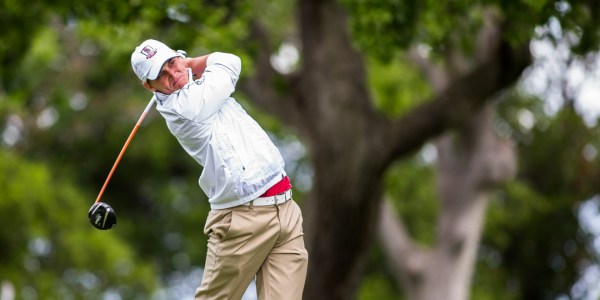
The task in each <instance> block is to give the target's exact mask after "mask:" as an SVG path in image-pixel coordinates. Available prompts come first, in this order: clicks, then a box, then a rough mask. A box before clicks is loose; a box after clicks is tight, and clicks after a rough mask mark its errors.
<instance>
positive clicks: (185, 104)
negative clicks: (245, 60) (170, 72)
mask: <svg viewBox="0 0 600 300" xmlns="http://www.w3.org/2000/svg"><path fill="white" fill-rule="evenodd" d="M241 69H242V63H241V60H240V58H239V57H237V56H236V55H233V54H228V53H221V52H214V53H212V54H210V55H209V56H208V59H207V61H206V69H205V70H204V74H203V75H202V77H200V78H199V79H198V80H196V81H194V82H193V83H191V84H190V85H188V86H187V88H184V89H182V90H181V91H180V93H179V95H178V97H177V98H178V99H177V106H180V107H179V108H180V111H181V113H182V114H185V115H186V116H187V117H188V118H190V119H192V120H194V121H197V122H202V121H204V120H206V119H207V118H209V117H210V116H212V115H213V114H215V113H216V112H217V111H218V110H219V108H220V107H221V105H222V104H223V103H224V102H225V100H227V99H228V98H229V97H230V96H231V94H232V93H233V92H234V91H235V85H236V83H237V81H238V79H239V76H240V72H241Z"/></svg>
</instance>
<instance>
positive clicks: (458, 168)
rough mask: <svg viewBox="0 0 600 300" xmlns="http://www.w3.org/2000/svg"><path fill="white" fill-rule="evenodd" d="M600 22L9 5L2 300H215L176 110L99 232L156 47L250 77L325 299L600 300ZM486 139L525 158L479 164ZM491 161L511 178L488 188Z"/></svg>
mask: <svg viewBox="0 0 600 300" xmlns="http://www.w3.org/2000/svg"><path fill="white" fill-rule="evenodd" d="M599 15H600V3H598V2H597V1H595V0H588V1H577V0H571V1H569V0H565V1H549V0H520V1H500V0H497V1H492V0H479V1H476V0H473V1H471V0H458V1H392V0H366V1H365V0H363V1H355V0H341V1H332V0H326V1H303V0H299V1H297V2H291V1H263V0H259V1H219V0H205V1H196V2H189V1H180V0H166V1H155V2H153V3H146V2H144V1H136V0H131V1H114V0H106V1H88V0H81V1H76V2H72V1H61V0H58V1H37V2H31V3H29V2H27V3H26V2H21V1H15V0H2V9H1V10H0V25H1V27H2V28H3V30H2V33H0V63H1V65H0V225H1V226H0V228H1V229H0V245H1V246H2V247H1V248H0V249H1V250H0V254H1V255H0V285H1V286H0V299H1V300H10V299H191V298H192V295H193V292H194V290H195V288H196V287H197V286H198V285H199V282H200V279H201V267H202V266H203V263H204V256H205V253H206V237H205V236H204V235H203V233H202V228H203V225H204V221H205V218H206V215H207V212H208V210H209V206H208V204H207V201H206V197H205V196H204V194H203V193H202V191H201V190H200V188H199V187H198V184H197V177H198V176H199V173H200V171H201V168H200V167H199V166H198V165H197V164H196V163H195V161H193V159H191V158H190V157H188V156H187V154H185V152H184V151H183V150H182V149H181V148H180V146H179V144H178V143H177V141H176V140H175V139H174V138H173V137H172V136H171V135H170V133H169V132H168V130H167V129H166V127H165V125H164V121H163V120H162V118H161V117H160V116H158V114H157V113H156V112H155V111H152V112H151V113H150V114H149V115H148V117H147V118H146V120H145V121H144V124H143V126H142V127H141V128H140V130H139V131H138V133H137V134H136V136H135V138H134V140H133V142H132V144H131V145H130V147H129V148H128V150H127V152H126V154H125V156H124V158H123V160H122V161H121V163H120V165H119V167H118V168H117V171H116V173H115V175H114V176H113V178H112V179H111V182H110V184H109V185H108V188H107V190H106V192H105V194H104V196H103V201H105V202H108V203H110V204H111V205H112V206H113V207H114V208H115V210H116V212H117V215H118V216H119V219H118V220H119V223H118V226H117V227H116V228H115V229H114V230H111V231H98V230H96V229H94V228H93V227H92V226H91V225H90V224H89V222H88V220H87V210H88V208H89V207H90V206H91V205H92V204H93V201H94V200H95V197H96V195H97V193H98V191H99V189H100V187H101V186H102V184H103V183H104V180H105V178H106V176H107V174H108V171H109V170H110V167H111V166H112V164H113V162H114V160H115V158H116V156H117V154H118V153H119V151H120V149H121V147H122V146H123V143H124V142H125V139H126V138H127V136H128V135H129V133H130V131H131V129H132V128H133V126H134V124H135V122H136V120H137V119H138V117H139V115H140V114H141V112H142V110H143V108H144V107H145V104H146V103H147V101H148V100H149V99H150V97H151V95H150V94H149V93H148V92H147V91H146V90H144V89H143V88H142V87H141V85H140V83H139V82H138V80H137V79H136V77H135V75H134V74H133V72H132V71H131V67H130V61H129V58H130V55H131V51H132V50H133V49H134V48H135V46H137V45H138V44H139V43H140V42H141V41H143V40H145V39H147V38H156V39H159V40H163V41H165V42H166V43H167V44H169V45H170V46H172V47H173V48H176V49H184V50H186V51H187V52H188V53H189V54H190V55H194V56H196V55H203V54H206V53H210V52H213V51H223V52H232V53H235V54H237V55H239V56H240V57H242V60H243V66H244V70H243V77H242V79H241V81H240V84H239V86H238V91H237V92H236V98H237V99H238V100H240V102H242V104H243V105H244V106H245V107H246V108H247V110H248V111H249V113H250V114H251V115H253V116H255V117H256V119H257V120H258V121H259V123H261V124H263V125H264V127H265V128H266V129H267V130H268V131H269V133H270V134H271V136H272V138H273V139H274V141H275V143H276V144H277V145H278V146H279V147H280V149H281V150H282V153H283V155H284V158H285V159H286V163H287V170H288V173H289V175H290V177H291V178H292V180H293V182H294V186H295V194H294V195H295V198H296V200H297V201H298V202H299V203H301V204H302V205H303V209H304V212H305V214H306V218H305V227H306V229H307V247H308V248H309V250H310V254H311V265H310V272H309V278H308V282H307V288H306V290H305V292H306V293H305V294H306V295H307V298H311V299H313V300H315V299H365V300H366V299H440V298H439V297H438V298H435V296H432V295H435V294H427V293H424V292H423V291H422V290H435V291H438V292H439V293H441V294H442V295H447V297H444V299H468V298H472V299H528V300H529V299H598V297H600V287H599V284H598V282H600V266H599V265H598V263H599V257H598V253H599V252H598V251H599V250H600V249H599V248H598V245H599V244H598V243H599V241H600V225H598V224H599V221H598V220H600V219H599V218H600V198H598V197H597V196H596V195H597V194H598V192H599V185H598V184H597V183H598V182H599V179H600V178H599V177H600V158H599V157H598V153H597V152H598V149H599V147H600V137H599V136H598V134H599V131H598V126H600V125H598V116H597V114H593V113H591V112H590V107H591V106H590V105H589V103H588V105H585V103H586V101H587V102H590V103H592V104H593V103H594V102H598V99H597V98H598V97H599V96H600V92H599V90H600V89H599V88H598V85H599V84H598V82H600V81H599V79H600V78H599V77H600V60H599V59H598V55H597V51H598V46H599V40H600V16H599ZM522 49H525V50H526V51H522ZM529 55H531V56H532V57H529ZM590 91H591V92H590ZM590 98H591V100H590ZM596 107H597V106H596ZM477 129H489V132H488V133H486V134H488V135H482V136H484V138H483V139H482V140H486V138H485V137H489V136H491V134H493V135H494V136H495V138H498V139H501V140H502V141H504V142H506V143H501V144H492V146H491V148H492V149H489V147H488V148H485V147H483V150H479V148H477V147H476V146H473V145H478V144H477V143H475V142H473V143H471V141H479V139H478V138H479V137H480V136H479V135H476V134H474V133H473V132H476V131H477ZM380 133H381V134H380ZM486 141H487V140H486ZM494 141H496V140H495V139H494ZM508 144H509V145H511V147H512V148H511V149H514V153H515V154H514V158H516V159H506V160H500V159H499V157H501V156H502V155H505V153H504V152H495V151H496V150H498V149H499V148H501V146H497V145H508ZM496 146H497V147H496ZM470 147H471V148H470ZM469 149H475V150H476V151H470V150H469ZM486 149H487V150H486ZM478 151H479V152H478ZM471 153H478V155H480V154H481V155H483V156H486V155H487V156H491V158H489V157H488V158H486V159H489V160H490V161H492V162H493V163H496V165H492V167H490V168H489V170H488V169H485V168H483V169H484V174H483V175H481V174H480V173H477V172H472V170H478V169H476V168H471V167H472V165H477V162H478V160H477V159H478V158H479V157H480V156H478V155H470V154H471ZM502 157H503V156H502ZM509 158H513V157H512V156H510V157H509ZM364 160H366V161H367V162H365V161H364ZM369 161H370V162H373V164H369ZM445 163H450V164H452V168H448V167H447V165H446V164H445ZM512 163H514V164H516V169H515V170H512V171H513V172H508V171H507V174H504V175H505V176H494V174H496V173H494V172H495V171H494V170H496V168H495V167H497V165H498V164H500V167H504V166H510V165H511V164H512ZM483 165H484V167H487V166H488V165H486V164H483ZM486 170H487V171H489V173H493V174H492V175H489V174H488V175H486V174H487V173H485V171H486ZM471 174H479V175H473V176H471ZM486 176H488V177H489V178H488V177H486ZM481 178H483V179H481ZM490 178H491V179H490ZM488 179H489V180H488ZM461 180H464V182H463V181H461ZM482 180H483V181H482ZM486 180H488V181H486ZM447 182H450V183H454V184H450V186H451V188H450V190H448V189H447V186H446V185H445V183H447ZM472 182H476V184H475V186H476V187H475V188H471V185H470V183H472ZM463 183H464V186H465V187H464V188H457V186H458V185H460V184H463ZM461 187H462V186H461ZM340 189H341V191H339V190H340ZM445 191H450V192H449V193H446V192H445ZM455 191H462V192H456V193H458V195H454V193H455ZM465 193H472V194H473V195H472V196H465ZM469 195H470V194H469ZM482 195H483V196H482ZM334 196H339V197H337V198H340V199H337V198H336V197H334ZM456 198H458V199H459V200H461V201H459V200H456ZM472 198H473V199H476V200H472ZM462 199H467V201H462ZM457 201H458V202H457ZM452 203H454V204H456V203H458V204H459V205H452ZM472 203H477V204H479V206H477V207H476V208H475V209H474V210H478V211H481V213H480V214H481V215H479V216H475V217H472V218H471V216H470V217H469V218H468V219H469V220H471V219H472V220H474V222H473V223H466V224H467V225H465V226H466V227H467V228H466V229H465V228H462V227H460V226H458V228H459V229H461V230H465V232H467V233H468V234H467V233H465V236H468V238H465V239H464V240H460V239H459V240H458V241H457V239H454V235H455V234H456V232H455V231H452V229H453V228H454V226H455V224H456V222H458V221H464V220H466V219H467V218H464V219H463V218H462V217H461V216H462V215H461V214H460V213H462V212H463V211H471V210H470V209H466V208H470V206H469V205H470V204H472ZM380 204H382V205H381V206H380ZM380 208H383V209H382V210H381V211H380V210H379V209H380ZM448 211H450V212H453V213H456V214H457V215H452V216H453V217H454V218H455V219H456V220H454V219H452V218H450V219H451V220H450V221H448V222H449V223H444V222H445V221H443V220H446V219H444V218H445V216H447V215H446V212H448ZM386 220H388V221H390V222H391V223H385V221H386ZM440 220H442V221H440ZM455 221H456V222H455ZM390 224H393V225H394V226H390ZM445 225H447V226H445ZM461 226H462V225H461ZM377 228H383V229H386V228H388V229H389V228H396V229H398V228H400V230H399V231H394V232H389V231H386V230H381V229H379V230H378V229H377ZM445 230H447V231H445ZM460 233H461V234H462V232H460ZM399 234H400V235H399ZM390 242H391V243H395V242H398V243H400V244H399V247H400V248H397V247H396V246H397V245H391V243H390ZM447 243H448V244H447ZM467 244H468V246H467ZM444 245H450V246H448V248H447V249H449V250H448V251H447V249H446V248H445V247H446V246H444ZM398 249H400V251H397V250H398ZM469 249H472V250H469ZM469 251H471V252H472V253H471V252H469ZM454 254H460V255H457V257H461V259H462V260H460V263H457V264H456V265H455V266H454V265H452V264H448V263H444V262H445V261H447V262H452V261H454V259H455V257H454V256H452V255H454ZM439 257H448V260H444V261H437V260H436V259H438V258H439ZM463 260H464V261H463ZM431 262H433V264H432V263H431ZM428 263H429V265H428ZM436 264H437V265H436ZM436 276H437V277H436ZM452 278H458V281H457V282H456V283H454V281H452V282H453V283H451V284H449V285H451V286H448V285H445V284H443V283H440V282H444V281H449V280H450V279H452ZM436 280H439V281H436ZM463 286H464V287H463ZM457 287H458V290H459V292H456V289H457ZM461 288H462V290H461ZM463 290H466V291H463ZM455 293H456V294H455ZM250 298H251V297H250Z"/></svg>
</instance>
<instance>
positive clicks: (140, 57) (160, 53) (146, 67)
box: [131, 39, 183, 82]
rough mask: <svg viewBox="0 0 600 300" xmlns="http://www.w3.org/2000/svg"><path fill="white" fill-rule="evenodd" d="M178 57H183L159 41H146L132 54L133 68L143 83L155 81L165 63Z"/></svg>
mask: <svg viewBox="0 0 600 300" xmlns="http://www.w3.org/2000/svg"><path fill="white" fill-rule="evenodd" d="M176 56H180V57H183V55H181V54H179V53H177V52H175V51H174V50H173V49H171V48H169V47H168V46H167V45H165V44H163V43H161V42H159V41H157V40H152V39H150V40H145V41H144V42H143V43H141V44H140V45H139V46H137V47H136V48H135V50H134V51H133V53H132V54H131V67H132V68H133V71H134V72H135V75H137V77H138V78H140V80H141V81H143V82H146V81H147V80H148V79H150V80H155V79H156V78H157V77H158V73H160V70H161V69H162V66H163V65H164V63H165V62H166V61H167V60H169V59H171V58H173V57H176Z"/></svg>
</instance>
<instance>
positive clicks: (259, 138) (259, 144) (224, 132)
mask: <svg viewBox="0 0 600 300" xmlns="http://www.w3.org/2000/svg"><path fill="white" fill-rule="evenodd" d="M206 65H207V66H206V69H205V71H204V74H203V75H202V77H201V78H200V79H198V80H195V81H194V80H193V78H192V76H191V71H190V72H189V74H190V75H189V76H190V83H188V84H187V85H186V86H184V87H183V88H181V89H180V90H178V91H176V92H174V93H173V94H171V95H165V94H162V93H159V92H157V93H155V94H154V97H155V100H156V102H157V106H156V108H157V110H158V111H159V112H160V114H161V115H162V116H163V117H164V118H165V120H166V122H167V127H168V128H169V130H170V131H171V133H172V134H173V135H174V136H175V137H176V138H177V140H179V143H180V144H181V145H182V146H183V148H184V149H185V151H187V153H188V154H189V155H190V156H192V157H193V158H194V159H195V160H196V161H197V162H198V163H199V164H200V165H202V166H203V167H204V168H203V170H202V174H201V175H200V179H199V183H200V187H201V188H202V190H203V191H204V193H206V195H207V196H208V201H209V202H210V205H211V208H212V209H223V208H229V207H233V206H238V205H241V204H244V203H246V202H249V201H251V200H253V199H255V198H257V197H259V196H260V195H262V194H263V193H264V192H265V191H266V190H267V189H268V188H269V187H271V186H272V185H274V184H275V183H277V182H278V181H280V180H281V179H282V178H283V176H285V171H284V161H283V158H282V157H281V154H280V153H279V150H278V149H277V147H275V145H273V142H271V140H270V139H269V137H268V136H267V133H266V132H265V131H264V130H263V129H262V128H261V127H260V126H259V125H258V123H256V121H254V119H252V118H251V117H250V116H249V115H248V114H247V113H246V111H245V110H244V109H243V108H242V107H241V106H240V105H239V104H238V103H237V102H236V101H235V99H233V98H232V97H230V95H231V93H233V91H234V90H235V85H236V83H237V80H238V78H239V75H240V72H241V61H240V58H239V57H237V56H235V55H233V54H226V53H212V54H210V55H209V56H208V59H207V63H206Z"/></svg>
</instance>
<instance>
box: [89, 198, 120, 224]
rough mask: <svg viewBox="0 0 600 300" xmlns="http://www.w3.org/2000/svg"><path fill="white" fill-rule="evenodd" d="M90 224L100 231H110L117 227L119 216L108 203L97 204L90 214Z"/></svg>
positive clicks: (93, 206)
mask: <svg viewBox="0 0 600 300" xmlns="http://www.w3.org/2000/svg"><path fill="white" fill-rule="evenodd" d="M88 218H90V223H92V225H93V226H94V227H96V228H98V229H100V230H108V229H111V228H114V227H115V226H117V214H116V213H115V210H114V209H113V208H112V207H110V205H108V204H107V203H104V202H96V203H94V205H92V207H91V208H90V211H89V212H88Z"/></svg>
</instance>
